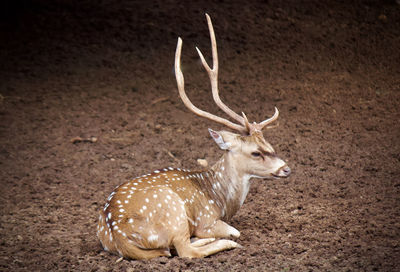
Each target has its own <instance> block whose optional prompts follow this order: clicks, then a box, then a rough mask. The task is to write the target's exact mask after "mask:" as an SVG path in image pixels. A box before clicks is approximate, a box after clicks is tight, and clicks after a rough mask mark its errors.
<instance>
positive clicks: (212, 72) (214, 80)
mask: <svg viewBox="0 0 400 272" xmlns="http://www.w3.org/2000/svg"><path fill="white" fill-rule="evenodd" d="M206 18H207V24H208V29H209V31H210V39H211V49H212V58H213V68H212V69H211V68H210V66H209V65H208V64H207V62H206V60H205V58H204V56H203V54H202V53H201V51H200V49H199V48H197V47H196V50H197V53H198V54H199V57H200V60H201V62H202V64H203V66H204V68H205V69H206V71H207V73H208V76H209V78H210V82H211V90H212V95H213V98H214V101H215V104H217V105H218V107H219V108H220V109H221V110H223V111H224V112H225V113H226V114H228V115H229V116H230V117H232V118H233V119H235V120H236V121H238V122H239V123H240V124H242V125H243V126H244V125H245V123H244V119H243V117H241V116H240V115H239V114H237V113H236V112H234V111H233V110H231V109H230V108H229V107H228V106H227V105H225V104H224V103H223V102H222V101H221V98H220V97H219V90H218V51H217V41H216V39H215V33H214V27H213V25H212V22H211V18H210V16H209V15H208V14H207V13H206Z"/></svg>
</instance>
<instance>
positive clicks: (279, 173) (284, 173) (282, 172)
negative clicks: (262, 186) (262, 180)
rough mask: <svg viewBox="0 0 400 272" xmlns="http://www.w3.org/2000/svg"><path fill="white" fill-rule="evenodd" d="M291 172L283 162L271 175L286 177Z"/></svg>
mask: <svg viewBox="0 0 400 272" xmlns="http://www.w3.org/2000/svg"><path fill="white" fill-rule="evenodd" d="M291 172H292V170H291V169H290V167H289V166H287V165H286V164H285V165H284V166H282V167H281V168H279V169H278V171H276V172H275V173H274V174H272V175H273V176H274V177H276V178H287V177H288V176H290V173H291Z"/></svg>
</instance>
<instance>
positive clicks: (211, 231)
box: [195, 220, 240, 238]
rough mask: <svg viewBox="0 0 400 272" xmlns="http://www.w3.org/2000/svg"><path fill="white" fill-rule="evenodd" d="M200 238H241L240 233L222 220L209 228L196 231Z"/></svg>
mask: <svg viewBox="0 0 400 272" xmlns="http://www.w3.org/2000/svg"><path fill="white" fill-rule="evenodd" d="M195 236H196V237H199V238H239V236H240V232H239V231H238V230H237V229H235V228H234V227H232V226H230V225H228V224H227V223H225V222H224V221H222V220H217V221H215V223H214V224H212V225H211V226H208V227H200V228H197V229H196V231H195Z"/></svg>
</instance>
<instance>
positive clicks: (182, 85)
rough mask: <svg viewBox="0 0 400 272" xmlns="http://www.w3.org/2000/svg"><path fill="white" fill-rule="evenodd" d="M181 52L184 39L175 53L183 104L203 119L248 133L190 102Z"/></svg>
mask: <svg viewBox="0 0 400 272" xmlns="http://www.w3.org/2000/svg"><path fill="white" fill-rule="evenodd" d="M181 52H182V39H181V38H178V44H177V46H176V52H175V77H176V82H177V85H178V91H179V95H180V97H181V99H182V101H183V103H184V104H185V106H186V107H187V108H188V109H189V110H191V111H192V112H194V113H195V114H197V115H199V116H201V117H205V118H207V119H210V120H212V121H215V122H217V123H220V124H223V125H226V126H227V127H229V128H231V129H234V130H238V131H241V132H246V131H247V129H246V128H245V127H244V126H241V125H238V124H235V123H232V122H231V121H229V120H227V119H224V118H221V117H219V116H216V115H214V114H211V113H208V112H206V111H203V110H201V109H199V108H197V107H196V106H195V105H193V103H192V102H191V101H190V100H189V98H188V97H187V95H186V93H185V80H184V77H183V73H182V70H181ZM203 59H204V58H203ZM207 66H208V65H207ZM208 68H209V67H208ZM206 69H207V68H206Z"/></svg>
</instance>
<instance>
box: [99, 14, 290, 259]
mask: <svg viewBox="0 0 400 272" xmlns="http://www.w3.org/2000/svg"><path fill="white" fill-rule="evenodd" d="M206 18H207V23H208V28H209V32H210V37H211V47H212V59H213V68H210V67H209V65H208V64H207V62H206V61H205V59H204V57H203V55H202V53H201V52H200V50H199V49H198V48H196V49H197V52H198V54H199V56H200V59H201V62H202V64H203V66H204V68H205V69H206V71H207V72H208V75H209V78H210V81H211V90H212V94H213V98H214V101H215V103H216V104H217V105H218V106H219V107H220V108H221V109H222V110H223V111H224V112H225V113H226V114H228V115H229V116H230V117H231V118H233V119H234V120H236V122H237V123H233V122H231V121H229V120H227V119H225V118H221V117H219V116H216V115H213V114H211V113H208V112H205V111H203V110H201V109H199V108H197V107H196V106H194V105H193V104H192V103H191V101H190V100H189V98H188V97H187V95H186V93H185V89H184V78H183V74H182V71H181V67H180V59H181V50H182V40H181V38H178V44H177V48H176V53H175V76H176V81H177V85H178V90H179V94H180V97H181V99H182V101H183V103H184V104H185V105H186V107H187V108H189V109H190V110H191V111H193V112H194V113H195V114H197V115H199V116H202V117H205V118H207V119H210V120H212V121H215V122H217V123H220V124H223V125H226V126H227V127H228V128H231V129H233V130H236V131H238V132H239V133H240V134H235V133H232V132H228V131H214V130H212V129H209V132H210V135H211V138H212V139H214V141H215V142H216V144H217V145H218V146H219V148H220V149H222V150H223V151H224V154H223V155H222V157H221V158H220V159H219V161H218V162H217V163H215V164H214V165H213V166H212V167H210V168H208V169H207V170H204V171H189V170H186V169H180V168H172V167H168V168H164V169H159V170H155V171H153V172H152V173H150V174H146V175H143V176H140V177H137V178H134V179H133V180H130V181H128V182H126V183H123V184H121V185H120V186H118V187H117V188H116V189H115V190H114V191H113V192H112V193H111V194H110V196H109V197H108V199H107V202H106V204H105V206H104V208H103V209H101V211H100V216H99V222H98V226H97V236H98V237H99V239H100V241H101V244H102V246H103V247H104V249H105V250H107V251H110V252H112V253H116V254H119V255H120V256H121V257H124V258H128V259H149V258H154V257H159V256H171V251H170V250H171V249H175V250H176V253H177V254H178V255H179V256H181V257H188V258H196V257H205V256H208V255H211V254H214V253H217V252H220V251H222V250H228V249H233V248H237V247H239V246H240V245H239V244H238V243H236V242H234V241H232V240H229V239H232V238H238V237H239V235H240V232H239V231H238V230H237V229H235V228H234V227H232V226H230V225H229V224H227V223H226V221H227V220H229V219H230V218H231V217H232V216H233V215H234V214H235V213H236V212H237V211H238V210H239V208H240V207H241V206H242V204H243V202H244V200H245V198H246V196H247V193H248V191H249V180H250V178H263V179H265V178H266V179H268V178H284V177H287V176H289V174H290V168H289V167H288V166H287V164H286V163H285V162H284V161H283V160H281V159H280V158H279V157H278V156H277V155H276V153H275V151H274V149H273V148H272V146H271V145H270V144H269V143H268V142H267V141H266V140H265V139H264V137H263V134H262V132H261V130H262V129H263V128H265V127H267V126H268V125H269V124H271V123H272V122H274V121H275V120H276V119H277V118H278V115H279V112H278V110H277V109H276V108H275V114H274V115H273V116H272V117H271V118H268V119H266V120H264V121H262V122H261V123H255V122H254V123H250V122H249V121H248V120H247V118H246V115H245V114H243V113H242V116H240V115H238V114H237V113H235V112H234V111H232V110H231V109H230V108H229V107H227V106H226V105H225V104H224V103H223V102H222V101H221V99H220V97H219V93H218V92H219V91H218V83H217V78H218V55H217V45H216V41H215V34H214V30H213V26H212V23H211V19H210V17H209V16H208V15H207V14H206Z"/></svg>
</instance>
